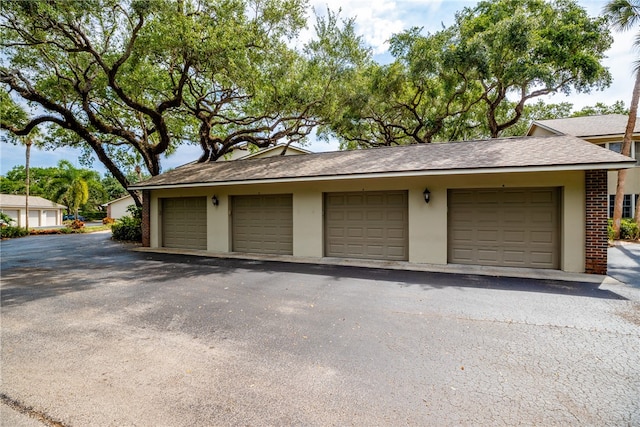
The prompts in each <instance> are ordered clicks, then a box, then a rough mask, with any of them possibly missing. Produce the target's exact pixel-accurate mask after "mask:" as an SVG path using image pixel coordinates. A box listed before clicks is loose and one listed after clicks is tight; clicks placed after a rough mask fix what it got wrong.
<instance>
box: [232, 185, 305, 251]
mask: <svg viewBox="0 0 640 427" xmlns="http://www.w3.org/2000/svg"><path fill="white" fill-rule="evenodd" d="M232 221H233V226H232V236H233V237H232V245H233V251H234V252H246V253H260V254H280V255H293V196H292V195H291V194H270V195H252V196H234V197H233V200H232Z"/></svg>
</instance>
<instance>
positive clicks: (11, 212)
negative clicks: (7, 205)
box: [1, 209, 20, 225]
mask: <svg viewBox="0 0 640 427" xmlns="http://www.w3.org/2000/svg"><path fill="white" fill-rule="evenodd" d="M1 212H2V213H3V214H5V215H8V216H9V217H10V218H11V219H12V220H13V225H18V216H19V215H20V213H19V212H18V211H17V210H13V209H2V211H1Z"/></svg>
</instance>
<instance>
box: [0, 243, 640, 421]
mask: <svg viewBox="0 0 640 427" xmlns="http://www.w3.org/2000/svg"><path fill="white" fill-rule="evenodd" d="M131 248H132V246H131V245H126V244H120V243H116V242H112V241H111V240H109V234H105V233H101V234H92V235H60V236H34V237H28V238H24V239H16V240H10V241H4V242H2V243H0V250H1V251H2V253H1V255H2V260H1V265H0V267H1V269H2V270H1V271H2V289H1V301H2V312H1V321H2V331H1V339H2V341H1V343H2V354H1V356H2V384H1V386H0V397H1V399H2V402H1V403H0V409H1V410H2V411H1V412H0V414H2V419H3V420H4V421H5V422H7V423H11V424H14V425H41V424H42V423H44V424H46V423H48V424H49V425H63V426H94V425H95V426H133V425H140V426H149V425H153V426H194V425H199V426H204V425H394V426H395V425H501V424H502V425H520V424H522V425H581V426H582V425H625V426H626V425H640V301H639V299H638V298H636V297H637V295H638V292H637V291H638V288H636V287H635V285H633V284H630V285H628V286H625V285H611V286H600V287H598V286H596V285H593V284H586V283H585V284H580V283H567V282H556V281H550V280H546V281H536V280H526V279H508V278H492V277H481V276H463V275H447V274H435V273H417V272H406V271H386V270H375V269H359V268H347V267H331V266H314V265H297V264H284V263H271V262H259V261H241V260H224V259H215V258H198V257H189V256H177V255H160V254H150V253H140V252H133V251H131V250H130V249H131ZM634 250H635V249H634ZM632 253H633V251H632ZM617 254H618V253H617V252H616V253H615V254H614V256H615V255H617ZM630 258H631V260H632V261H633V259H634V257H633V255H632V256H630ZM636 262H637V259H636ZM628 268H630V269H631V272H633V268H634V265H633V264H630V265H629V266H628ZM631 277H633V273H631ZM629 281H630V282H631V281H632V280H629ZM24 414H27V415H24ZM54 422H57V423H59V424H52V423H54ZM3 425H4V423H3Z"/></svg>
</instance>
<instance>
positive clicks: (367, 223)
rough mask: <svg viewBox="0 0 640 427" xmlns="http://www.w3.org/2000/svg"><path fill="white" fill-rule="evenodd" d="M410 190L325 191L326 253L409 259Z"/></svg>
mask: <svg viewBox="0 0 640 427" xmlns="http://www.w3.org/2000/svg"><path fill="white" fill-rule="evenodd" d="M407 218H408V214H407V192H406V191H375V192H357V193H327V194H325V255H326V256H329V257H339V258H364V259H385V260H401V261H403V260H407V259H408V257H409V250H408V248H409V239H408V228H407V223H408V221H407Z"/></svg>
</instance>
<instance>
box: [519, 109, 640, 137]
mask: <svg viewBox="0 0 640 427" xmlns="http://www.w3.org/2000/svg"><path fill="white" fill-rule="evenodd" d="M628 120H629V116H627V115H624V114H605V115H601V116H585V117H569V118H565V119H551V120H536V121H534V122H533V123H532V124H531V127H530V128H529V135H531V133H532V130H533V129H534V127H536V126H538V127H541V128H543V129H546V130H549V131H551V132H553V133H556V134H558V135H572V136H577V137H579V138H588V137H596V136H610V135H624V132H625V130H626V127H627V121H628ZM634 133H640V120H637V121H636V126H635V129H634Z"/></svg>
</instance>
